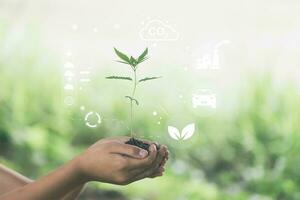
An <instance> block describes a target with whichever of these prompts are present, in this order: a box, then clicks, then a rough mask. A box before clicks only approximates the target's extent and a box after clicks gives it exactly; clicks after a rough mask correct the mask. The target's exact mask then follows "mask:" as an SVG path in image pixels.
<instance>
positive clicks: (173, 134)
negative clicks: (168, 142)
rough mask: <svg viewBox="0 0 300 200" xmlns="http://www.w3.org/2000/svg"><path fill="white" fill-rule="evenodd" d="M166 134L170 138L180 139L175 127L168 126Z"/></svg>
mask: <svg viewBox="0 0 300 200" xmlns="http://www.w3.org/2000/svg"><path fill="white" fill-rule="evenodd" d="M168 132H169V135H170V136H171V138H173V139H175V140H179V139H180V138H181V136H180V133H179V130H178V129H177V128H176V127H173V126H168Z"/></svg>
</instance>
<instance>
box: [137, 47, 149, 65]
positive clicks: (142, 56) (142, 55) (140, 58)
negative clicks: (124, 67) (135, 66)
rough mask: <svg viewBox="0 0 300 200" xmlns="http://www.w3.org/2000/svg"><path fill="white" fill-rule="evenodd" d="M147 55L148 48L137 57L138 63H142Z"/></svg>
mask: <svg viewBox="0 0 300 200" xmlns="http://www.w3.org/2000/svg"><path fill="white" fill-rule="evenodd" d="M147 54H148V48H146V49H145V51H144V52H143V53H142V54H141V55H140V56H139V58H138V63H140V62H142V60H143V59H144V58H145V56H146V55H147Z"/></svg>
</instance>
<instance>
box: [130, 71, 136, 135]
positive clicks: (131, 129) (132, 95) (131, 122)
mask: <svg viewBox="0 0 300 200" xmlns="http://www.w3.org/2000/svg"><path fill="white" fill-rule="evenodd" d="M132 69H133V73H134V78H133V90H132V94H131V98H133V99H134V95H135V90H136V85H137V82H136V80H137V79H136V69H134V67H132ZM132 101H133V100H132V99H131V100H130V136H131V137H133V128H132V126H133V117H134V115H133V111H134V110H133V104H132Z"/></svg>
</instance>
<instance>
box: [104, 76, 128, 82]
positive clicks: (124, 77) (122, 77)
mask: <svg viewBox="0 0 300 200" xmlns="http://www.w3.org/2000/svg"><path fill="white" fill-rule="evenodd" d="M105 78H107V79H119V80H129V81H132V78H130V77H126V76H107V77H105Z"/></svg>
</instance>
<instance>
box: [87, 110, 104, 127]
mask: <svg viewBox="0 0 300 200" xmlns="http://www.w3.org/2000/svg"><path fill="white" fill-rule="evenodd" d="M84 120H85V125H87V126H88V127H90V128H96V127H97V126H98V125H99V124H101V122H102V119H101V116H100V114H99V113H97V112H93V111H91V112H89V113H87V114H86V115H85V118H84Z"/></svg>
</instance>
